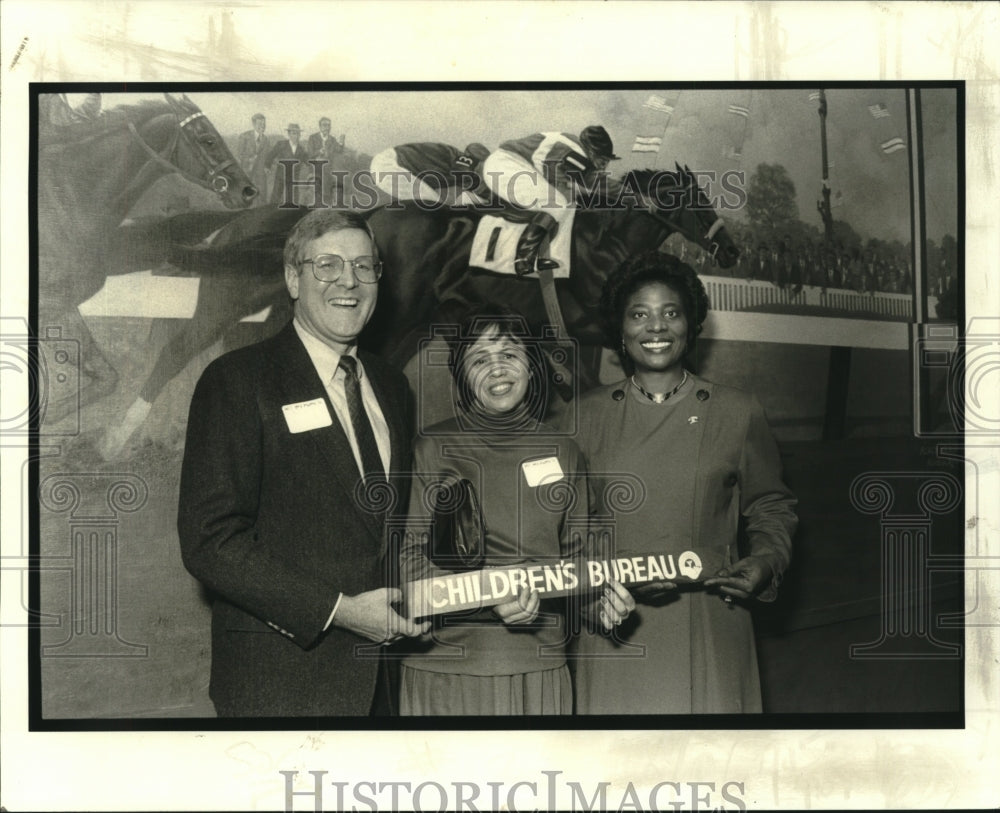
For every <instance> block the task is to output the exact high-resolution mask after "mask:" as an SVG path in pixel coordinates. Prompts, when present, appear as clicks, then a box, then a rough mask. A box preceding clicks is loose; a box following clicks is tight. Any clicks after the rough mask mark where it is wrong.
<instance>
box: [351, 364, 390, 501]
mask: <svg viewBox="0 0 1000 813" xmlns="http://www.w3.org/2000/svg"><path fill="white" fill-rule="evenodd" d="M340 368H341V369H342V370H343V371H344V394H345V395H346V396H347V411H348V412H350V414H351V426H352V427H353V428H354V439H355V441H356V442H357V444H358V452H359V453H360V454H361V466H362V468H363V469H364V477H365V482H366V483H367V484H369V485H371V484H372V483H377V482H383V483H384V482H385V479H386V478H385V466H383V464H382V456H381V455H380V454H379V451H378V444H377V443H376V442H375V433H374V432H373V431H372V424H371V421H370V420H369V419H368V413H367V412H366V411H365V405H364V402H363V401H362V400H361V381H360V380H359V378H358V362H357V359H355V358H354V357H353V356H348V355H344V356H341V357H340Z"/></svg>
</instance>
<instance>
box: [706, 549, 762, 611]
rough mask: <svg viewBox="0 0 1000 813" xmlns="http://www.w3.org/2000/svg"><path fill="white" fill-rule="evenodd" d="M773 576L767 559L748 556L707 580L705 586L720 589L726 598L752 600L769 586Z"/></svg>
mask: <svg viewBox="0 0 1000 813" xmlns="http://www.w3.org/2000/svg"><path fill="white" fill-rule="evenodd" d="M773 575H774V574H773V571H772V570H771V565H769V564H768V563H767V561H766V560H765V559H762V558H761V557H760V556H747V557H745V558H743V559H740V560H739V561H738V562H733V564H731V565H730V566H729V567H724V568H722V570H720V571H719V572H718V573H716V574H715V576H713V577H712V578H710V579H705V586H706V587H718V588H719V592H720V593H723V594H725V595H726V596H734V597H736V598H751V597H753V596H755V595H757V594H758V593H759V592H760V591H761V590H763V589H764V588H765V587H766V586H767V584H768V582H770V581H771V577H772V576H773ZM727 600H728V599H727Z"/></svg>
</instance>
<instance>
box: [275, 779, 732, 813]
mask: <svg viewBox="0 0 1000 813" xmlns="http://www.w3.org/2000/svg"><path fill="white" fill-rule="evenodd" d="M278 773H279V774H281V775H282V777H283V778H284V788H285V810H286V811H293V810H314V811H323V810H352V811H362V810H372V811H375V810H415V811H428V810H435V811H441V810H456V811H460V810H467V811H479V810H510V811H519V810H525V811H526V810H572V811H591V810H636V811H647V810H648V811H654V810H746V809H747V804H746V801H745V796H746V783H745V782H741V781H734V780H730V781H724V782H718V781H677V780H665V781H661V782H657V783H655V784H653V785H652V786H651V787H648V786H647V785H645V784H644V785H641V786H639V787H636V785H635V784H634V783H633V782H631V781H630V782H628V783H627V784H625V785H624V787H623V786H621V785H620V784H615V783H612V782H609V781H594V780H591V781H588V782H578V781H572V780H568V779H565V778H561V777H562V774H563V772H562V771H540V772H539V773H540V774H541V776H540V777H539V778H537V779H532V780H521V781H518V782H504V781H495V782H494V781H488V782H482V783H480V782H462V781H452V782H447V783H442V782H434V781H425V782H418V783H413V782H383V781H378V780H371V781H364V780H361V781H358V780H351V781H342V780H338V779H336V778H328V777H329V775H330V773H329V771H306V772H304V773H306V774H308V776H304V775H302V774H300V772H299V771H278Z"/></svg>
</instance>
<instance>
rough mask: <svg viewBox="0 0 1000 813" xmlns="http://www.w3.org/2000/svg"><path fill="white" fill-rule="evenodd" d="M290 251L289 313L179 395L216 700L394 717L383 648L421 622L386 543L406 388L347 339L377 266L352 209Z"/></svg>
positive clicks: (226, 711)
mask: <svg viewBox="0 0 1000 813" xmlns="http://www.w3.org/2000/svg"><path fill="white" fill-rule="evenodd" d="M284 263H285V283H286V285H287V288H288V292H289V294H290V296H291V298H292V300H293V301H294V306H293V307H294V318H293V320H292V321H291V322H290V323H289V324H288V325H286V326H285V327H284V328H283V329H282V330H281V331H280V332H279V333H278V335H276V336H275V337H273V338H271V339H268V340H266V341H264V342H261V343H260V344H256V345H252V346H250V347H246V348H242V349H240V350H236V351H234V352H232V353H229V354H226V355H224V356H222V357H221V358H219V359H217V360H216V361H214V362H213V363H212V364H210V365H209V366H208V368H206V370H205V372H204V374H203V375H202V377H201V379H200V381H199V382H198V385H197V387H196V389H195V393H194V396H193V398H192V401H191V411H190V417H189V420H188V429H187V443H186V446H185V451H184V463H183V468H182V472H181V486H180V502H179V510H178V530H179V534H180V542H181V551H182V554H183V558H184V564H185V566H186V567H187V568H188V570H189V571H190V572H191V573H192V574H193V575H194V576H196V577H197V578H198V579H199V580H200V581H201V582H202V583H203V584H204V585H205V586H206V587H207V588H208V589H209V591H210V593H211V594H212V597H213V600H214V603H213V611H212V677H211V686H210V695H211V697H212V700H213V702H214V703H215V707H216V710H217V712H218V714H219V715H220V716H226V717H231V716H251V717H302V716H317V715H320V716H340V715H351V716H357V715H368V714H374V715H387V714H392V713H394V707H395V692H394V690H393V688H392V684H393V681H392V676H391V674H390V669H389V663H388V661H387V659H386V658H385V657H384V655H383V650H382V649H380V645H382V644H387V643H391V642H393V641H395V640H398V639H400V638H402V637H404V636H411V635H419V634H421V633H423V632H425V631H426V630H427V626H428V625H426V624H424V625H418V624H416V623H414V622H413V621H410V620H408V619H406V618H403V617H401V616H400V615H399V614H397V613H396V611H395V609H394V608H393V602H395V601H398V600H399V598H400V594H399V590H398V589H396V587H395V586H394V585H393V584H392V570H394V564H393V558H394V557H392V556H390V555H388V550H389V548H388V541H387V538H386V517H387V512H388V511H391V510H392V506H391V505H390V503H392V502H393V501H392V499H391V495H392V494H394V493H395V494H397V495H399V494H405V493H406V491H403V490H401V489H403V488H405V484H404V483H403V481H402V473H403V472H404V470H405V468H406V467H407V465H408V464H409V456H410V440H411V436H410V432H411V429H410V418H411V406H410V404H411V400H410V392H409V387H408V384H407V381H406V378H405V377H404V376H403V375H402V373H400V372H399V371H397V370H394V369H392V368H390V367H388V366H387V365H386V364H384V363H383V362H382V361H381V360H380V359H378V358H376V357H374V356H370V355H368V354H367V353H364V352H361V353H359V352H358V348H357V338H358V335H359V334H360V333H361V331H362V329H363V328H364V326H365V325H366V324H367V322H368V320H369V318H370V317H371V315H372V312H373V311H374V309H375V303H376V300H377V298H378V280H379V278H380V276H381V273H382V265H381V263H380V262H379V260H378V256H377V250H376V247H375V242H374V239H373V236H372V233H371V231H370V229H369V227H368V224H367V222H366V221H365V220H364V218H363V217H362V216H361V215H360V214H358V213H356V212H350V211H342V210H331V209H317V210H314V211H312V212H310V213H309V214H308V215H306V216H305V217H304V218H303V219H302V220H300V221H299V222H298V223H297V225H296V226H295V227H294V228H293V230H292V232H291V234H290V235H289V238H288V241H287V243H286V245H285V250H284ZM387 494H388V495H389V499H388V501H387V500H386V495H387ZM405 502H406V501H405V500H399V499H397V500H396V501H395V503H396V505H397V506H400V507H401V508H405Z"/></svg>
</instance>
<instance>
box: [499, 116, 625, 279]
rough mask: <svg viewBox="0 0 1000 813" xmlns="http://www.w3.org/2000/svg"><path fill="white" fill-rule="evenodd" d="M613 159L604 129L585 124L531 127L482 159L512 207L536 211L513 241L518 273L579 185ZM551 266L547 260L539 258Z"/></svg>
mask: <svg viewBox="0 0 1000 813" xmlns="http://www.w3.org/2000/svg"><path fill="white" fill-rule="evenodd" d="M617 159H618V156H617V155H615V153H614V145H613V144H612V143H611V136H609V135H608V131H607V130H605V129H604V128H603V127H601V126H600V125H592V126H590V127H585V128H584V129H583V131H582V132H581V133H580V135H579V136H574V135H570V134H569V133H535V134H534V135H530V136H527V137H526V138H521V139H517V140H516V141H505V142H504V143H503V144H501V145H500V148H499V149H498V150H496V152H494V153H492V154H491V155H490V157H489V158H487V159H486V161H485V162H484V164H483V174H484V176H485V177H486V178H487V179H488V180H489V183H490V188H491V189H492V191H493V192H494V194H496V195H498V196H499V197H500V198H502V199H503V200H505V201H507V202H508V203H510V204H513V205H514V206H515V207H518V208H521V209H529V210H531V211H534V212H536V214H535V215H534V217H533V218H532V219H531V221H530V222H529V223H528V226H527V228H526V229H525V230H524V233H523V234H522V235H521V240H520V242H519V243H518V245H517V256H516V259H515V260H514V268H515V270H516V272H517V273H518V274H519V275H524V274H530V273H531V272H532V271H534V270H535V263H536V261H537V259H538V250H539V248H540V247H541V244H542V242H543V241H544V240H545V238H546V237H548V238H552V237H554V236H555V234H556V230H557V229H558V228H559V224H560V223H563V222H565V221H566V220H567V218H568V216H569V212H570V210H571V208H572V206H573V201H574V199H575V197H576V188H577V187H578V186H590V185H592V184H593V183H594V181H595V180H596V179H597V177H598V176H599V175H600V174H601V173H603V172H604V171H605V170H606V168H607V166H608V163H609V162H611V161H615V160H617ZM541 262H542V263H545V264H546V265H548V266H549V267H552V265H551V263H552V261H551V260H542V261H541Z"/></svg>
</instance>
